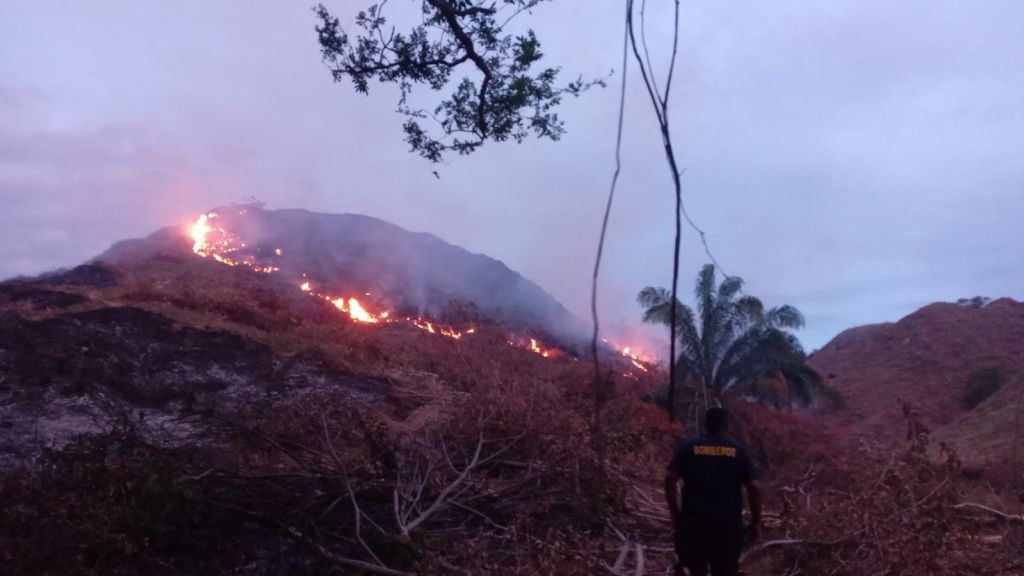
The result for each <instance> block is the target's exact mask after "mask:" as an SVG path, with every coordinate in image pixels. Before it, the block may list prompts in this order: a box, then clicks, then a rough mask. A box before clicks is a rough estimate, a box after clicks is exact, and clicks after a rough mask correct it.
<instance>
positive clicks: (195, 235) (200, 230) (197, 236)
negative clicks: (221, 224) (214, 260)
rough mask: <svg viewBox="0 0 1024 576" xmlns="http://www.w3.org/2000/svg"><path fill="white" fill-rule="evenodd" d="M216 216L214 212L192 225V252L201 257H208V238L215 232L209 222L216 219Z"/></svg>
mask: <svg viewBox="0 0 1024 576" xmlns="http://www.w3.org/2000/svg"><path fill="white" fill-rule="evenodd" d="M216 216H217V215H216V214H215V213H213V212H210V213H209V214H203V215H202V216H200V217H199V219H198V220H196V222H195V224H193V225H192V251H193V252H195V253H196V254H199V255H200V256H206V248H207V243H206V237H207V236H208V235H209V234H210V232H213V228H211V227H210V225H209V224H208V223H207V222H208V220H209V219H210V218H215V217H216Z"/></svg>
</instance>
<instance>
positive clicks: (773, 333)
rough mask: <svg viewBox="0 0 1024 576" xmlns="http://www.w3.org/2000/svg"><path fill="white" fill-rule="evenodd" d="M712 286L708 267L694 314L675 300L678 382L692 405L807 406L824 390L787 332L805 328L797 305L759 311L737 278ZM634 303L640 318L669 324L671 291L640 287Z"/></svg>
mask: <svg viewBox="0 0 1024 576" xmlns="http://www.w3.org/2000/svg"><path fill="white" fill-rule="evenodd" d="M715 284H716V283H715V267H714V266H713V265H711V264H708V265H706V266H704V268H703V269H701V271H700V274H699V275H698V276H697V285H696V300H697V312H698V315H694V313H693V310H692V309H691V308H690V307H689V306H686V305H684V304H682V303H681V302H679V301H678V300H676V301H675V302H674V304H675V306H676V323H677V328H676V334H675V337H676V338H677V339H678V342H679V347H680V353H679V356H678V358H677V359H676V373H677V374H678V376H677V380H678V381H680V382H688V383H691V384H692V385H693V386H692V387H693V389H694V392H695V394H696V398H695V400H696V401H697V402H696V403H695V404H696V405H697V406H698V407H700V408H703V409H706V408H708V407H710V406H713V405H719V404H721V401H722V400H723V399H724V398H725V397H728V396H734V397H747V398H752V399H754V400H757V401H758V402H762V403H770V404H773V405H775V406H777V407H781V406H788V405H792V404H793V403H800V404H809V403H810V402H811V401H812V400H813V399H814V397H815V395H817V394H819V393H823V392H825V393H827V392H828V390H827V389H826V388H825V386H824V385H823V383H822V379H821V376H819V375H818V373H817V372H815V371H814V370H813V369H812V368H810V367H809V366H807V363H806V360H807V355H806V354H805V353H804V350H803V348H802V347H801V346H800V341H799V340H797V338H796V336H794V335H793V334H792V333H790V332H788V331H787V330H788V329H796V328H801V327H802V326H803V325H804V317H803V315H802V314H801V313H800V311H799V310H797V309H796V308H794V307H792V306H788V305H786V306H779V307H777V308H770V309H768V310H765V308H764V304H762V303H761V300H759V299H758V298H755V297H753V296H747V295H745V294H743V293H742V288H743V279H742V278H738V277H735V276H727V277H726V278H725V279H724V280H722V282H721V284H719V285H718V286H717V287H716V285H715ZM637 301H638V302H639V303H640V305H641V306H642V307H643V308H644V316H643V319H644V322H650V323H653V324H664V325H670V318H671V312H672V305H673V301H672V293H671V292H670V291H668V290H666V289H664V288H652V287H647V288H644V289H643V290H641V291H640V294H639V295H638V296H637ZM698 316H699V317H698ZM677 383H678V382H672V383H670V386H674V385H676V384H677Z"/></svg>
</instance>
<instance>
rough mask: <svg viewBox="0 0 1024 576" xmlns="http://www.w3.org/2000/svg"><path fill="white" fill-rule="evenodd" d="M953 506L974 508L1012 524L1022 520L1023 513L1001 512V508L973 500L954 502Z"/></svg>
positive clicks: (1023, 519)
mask: <svg viewBox="0 0 1024 576" xmlns="http://www.w3.org/2000/svg"><path fill="white" fill-rule="evenodd" d="M953 508H954V509H955V510H975V511H980V512H984V513H986V514H989V515H991V516H995V517H996V518H998V519H1000V520H1005V521H1007V522H1011V523H1014V524H1016V523H1022V522H1024V515H1020V514H1008V513H1006V512H1003V511H1002V510H997V509H995V508H990V507H988V506H984V505H982V504H975V503H973V502H963V503H961V504H955V505H954V506H953Z"/></svg>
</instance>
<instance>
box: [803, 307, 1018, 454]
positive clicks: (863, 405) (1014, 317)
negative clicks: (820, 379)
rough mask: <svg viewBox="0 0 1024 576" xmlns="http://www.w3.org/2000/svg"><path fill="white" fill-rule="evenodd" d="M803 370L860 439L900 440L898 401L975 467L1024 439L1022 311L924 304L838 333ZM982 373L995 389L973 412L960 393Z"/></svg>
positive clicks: (901, 426)
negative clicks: (835, 398) (824, 387)
mask: <svg viewBox="0 0 1024 576" xmlns="http://www.w3.org/2000/svg"><path fill="white" fill-rule="evenodd" d="M810 363H811V365H812V366H813V367H814V368H815V369H817V370H818V371H819V372H820V373H821V374H822V375H823V376H824V377H826V379H827V381H828V382H829V383H830V384H831V385H832V386H833V387H835V388H836V389H837V390H838V391H840V393H841V394H842V396H843V398H844V399H845V402H846V408H847V412H848V413H847V414H845V415H843V417H844V418H845V422H844V423H845V424H846V425H847V426H849V427H850V428H852V429H853V430H855V431H856V432H858V433H860V434H862V435H864V436H869V437H872V438H877V439H887V440H888V441H899V440H901V439H902V438H903V437H904V436H905V425H904V421H903V413H902V409H901V407H900V404H899V400H900V399H902V400H904V401H907V402H910V403H912V404H913V405H914V406H915V407H916V408H917V409H918V410H920V412H921V415H922V417H923V419H924V423H925V424H926V425H927V426H928V427H929V428H931V429H932V431H933V433H934V436H935V437H936V438H937V439H941V440H944V441H948V442H951V443H952V444H953V445H955V446H956V447H957V448H958V449H959V452H960V454H961V456H962V457H963V458H964V459H965V461H969V462H971V463H974V464H981V463H984V462H987V461H989V460H991V459H1002V458H1005V457H1007V456H1009V455H1010V451H1011V449H1012V444H1013V443H1014V438H1018V439H1020V435H1021V434H1024V426H1022V425H1021V424H1020V423H1021V422H1024V419H1022V416H1024V414H1021V413H1020V411H1021V408H1020V398H1021V394H1022V393H1024V303H1021V302H1017V301H1014V300H1011V299H1008V298H1004V299H1000V300H996V301H993V302H991V303H988V304H987V305H985V306H971V305H963V304H951V303H936V304H931V305H928V306H925V307H924V308H922V309H920V310H918V311H916V312H914V313H912V314H910V315H908V316H907V317H905V318H903V319H901V320H899V321H898V322H894V323H885V324H875V325H869V326H860V327H857V328H852V329H849V330H846V331H845V332H843V333H841V334H840V335H838V336H836V337H835V339H833V340H832V341H831V342H829V343H828V344H827V345H826V346H824V347H823V348H822V349H821V350H820V351H818V352H816V353H815V354H814V355H813V356H812V358H811V360H810ZM985 371H988V372H990V373H993V374H995V375H996V376H995V377H994V379H995V380H997V385H998V388H999V389H998V390H997V391H995V392H994V393H992V395H991V396H990V397H987V398H979V399H978V400H980V403H979V404H978V405H977V406H975V407H972V406H971V405H970V402H968V399H967V396H968V387H969V385H970V382H971V381H972V378H973V379H976V378H978V377H979V376H980V375H982V374H984V372H985ZM993 386H995V384H994V385H993ZM1022 440H1024V439H1022Z"/></svg>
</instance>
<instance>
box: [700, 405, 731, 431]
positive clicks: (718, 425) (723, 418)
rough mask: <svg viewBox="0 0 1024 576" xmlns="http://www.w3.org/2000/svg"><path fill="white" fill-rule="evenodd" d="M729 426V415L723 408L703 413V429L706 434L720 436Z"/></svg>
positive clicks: (711, 409)
mask: <svg viewBox="0 0 1024 576" xmlns="http://www.w3.org/2000/svg"><path fill="white" fill-rule="evenodd" d="M728 426H729V413H728V412H726V411H725V408H710V409H708V411H707V412H705V413H704V429H705V430H707V432H708V434H722V433H724V432H725V430H726V429H727V428H728Z"/></svg>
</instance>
